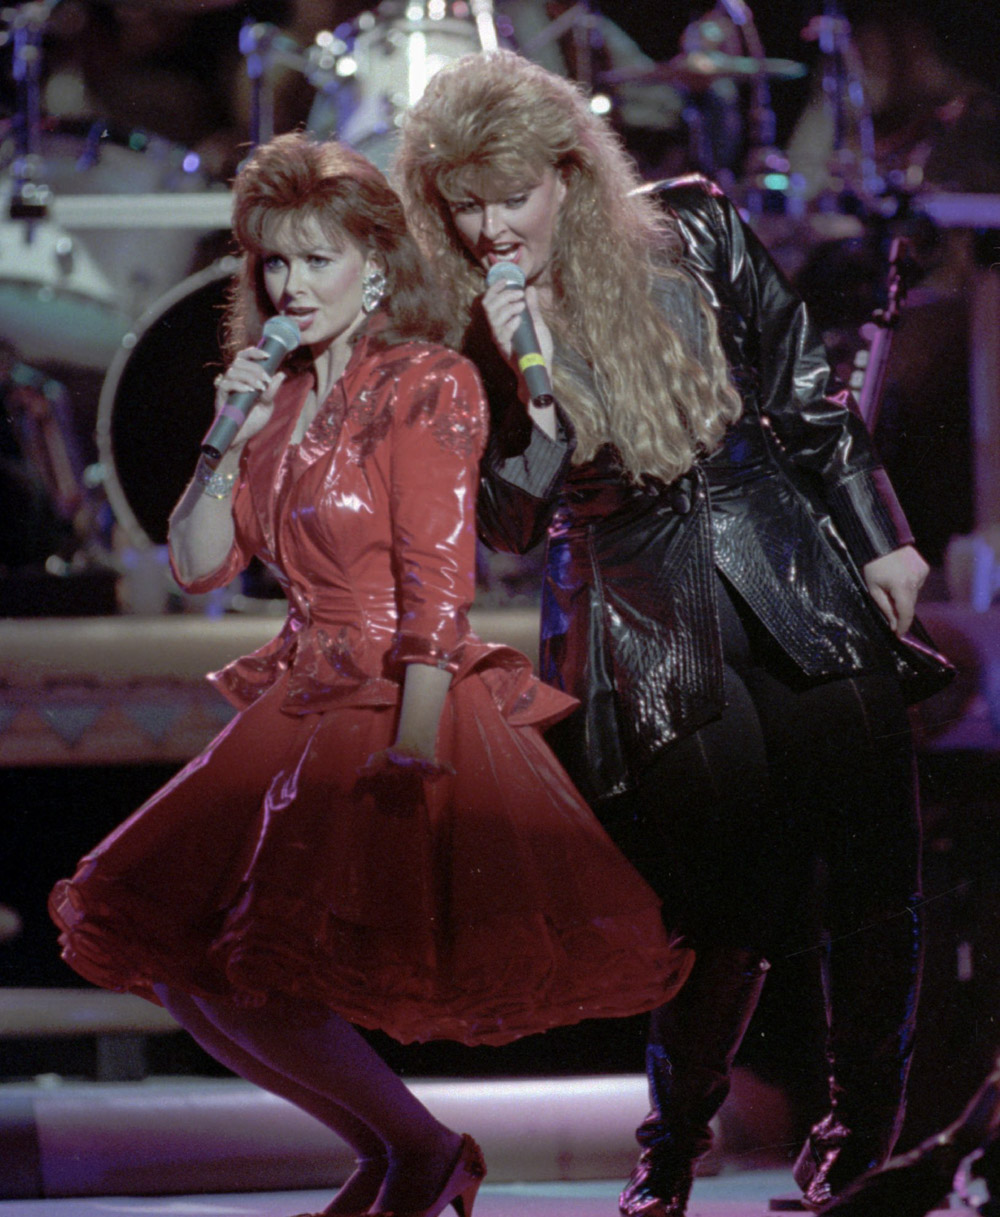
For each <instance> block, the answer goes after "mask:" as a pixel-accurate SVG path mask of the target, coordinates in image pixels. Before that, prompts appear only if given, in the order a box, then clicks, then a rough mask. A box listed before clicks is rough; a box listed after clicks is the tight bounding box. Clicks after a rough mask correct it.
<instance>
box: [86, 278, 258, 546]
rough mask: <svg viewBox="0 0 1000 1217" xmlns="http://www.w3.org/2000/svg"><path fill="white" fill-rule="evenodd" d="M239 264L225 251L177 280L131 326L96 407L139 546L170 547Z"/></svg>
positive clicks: (119, 506)
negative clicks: (172, 522) (172, 519)
mask: <svg viewBox="0 0 1000 1217" xmlns="http://www.w3.org/2000/svg"><path fill="white" fill-rule="evenodd" d="M238 267H239V261H238V259H236V258H222V259H220V260H219V261H218V262H215V263H213V265H212V266H209V267H208V268H207V269H206V270H203V271H199V272H198V273H197V274H194V275H190V276H189V277H188V278H187V279H185V280H183V281H182V282H181V283H178V284H177V286H176V287H175V288H173V289H172V290H171V291H169V292H168V293H167V294H166V295H165V296H164V297H163V298H162V299H161V300H160V301H159V302H158V303H157V304H155V305H154V306H153V307H152V308H151V309H150V310H149V311H148V312H147V313H145V314H144V315H143V317H141V318H140V320H139V322H138V323H137V325H136V327H135V329H134V330H133V331H131V332H130V333H128V334H126V335H125V337H124V338H123V339H122V343H121V346H120V348H119V350H118V352H117V354H116V355H115V358H114V360H113V361H112V363H111V366H110V368H109V369H108V374H107V376H106V378H105V380H104V385H103V387H102V389H101V397H100V402H99V405H98V411H97V450H98V456H99V459H100V463H101V468H102V471H103V477H104V487H105V491H106V493H107V496H108V502H109V504H110V505H111V510H112V511H113V512H114V514H115V518H116V519H117V520H118V522H119V524H121V526H122V527H123V528H124V529H125V531H126V533H127V534H128V536H129V539H130V540H131V542H132V543H133V544H134V545H137V546H139V547H141V548H144V547H146V546H148V545H150V544H153V545H163V544H164V543H165V542H166V539H167V522H168V520H169V518H170V513H171V511H172V510H173V508H174V505H175V504H176V503H177V500H178V499H179V498H180V496H181V494H182V493H183V491H184V487H185V486H186V485H187V484H188V482H189V481H190V480H191V475H192V473H193V472H194V467H195V463H196V462H197V459H198V452H199V450H200V446H201V440H202V437H203V436H204V434H205V432H206V431H207V430H208V428H209V425H210V424H211V422H212V418H213V417H214V409H213V404H214V400H215V389H214V386H213V383H212V382H213V380H214V378H215V376H216V374H217V373H218V372H219V371H220V370H221V368H222V364H223V355H222V318H223V311H224V308H225V305H226V297H227V292H228V289H229V285H230V283H231V281H232V278H233V276H234V274H235V273H236V271H237V269H238Z"/></svg>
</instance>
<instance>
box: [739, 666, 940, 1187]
mask: <svg viewBox="0 0 1000 1217" xmlns="http://www.w3.org/2000/svg"><path fill="white" fill-rule="evenodd" d="M753 680H754V678H753V677H749V678H748V683H752V682H753ZM756 682H757V683H756V688H755V704H756V705H757V708H758V711H759V713H760V715H761V719H762V722H763V724H764V731H765V737H766V739H767V745H768V751H769V756H770V772H771V775H772V780H773V782H774V789H775V792H776V794H778V795H779V797H780V799H781V802H782V803H783V804H784V806H785V807H786V808H787V814H788V816H789V829H790V832H792V833H793V834H795V835H796V837H797V841H798V846H799V848H798V850H797V851H796V852H798V853H799V854H800V856H802V857H803V858H807V857H810V856H812V858H813V859H815V861H816V862H817V863H818V870H819V873H820V874H821V876H822V878H823V896H824V898H823V900H822V904H821V910H822V911H821V921H822V942H821V943H819V944H818V946H819V947H820V949H821V951H822V955H821V963H822V978H823V986H824V997H825V1001H826V1012H827V1024H828V1036H827V1060H828V1065H829V1087H830V1108H829V1111H828V1112H827V1114H826V1115H825V1116H824V1118H823V1119H822V1120H821V1121H820V1122H819V1123H818V1124H817V1125H816V1126H815V1127H814V1128H813V1130H812V1133H811V1134H810V1137H809V1140H808V1142H807V1144H806V1146H805V1147H804V1149H803V1152H802V1154H801V1155H800V1157H799V1160H798V1162H797V1163H796V1168H795V1177H796V1181H797V1182H798V1183H799V1185H800V1186H801V1187H802V1188H803V1191H804V1192H805V1195H806V1199H807V1201H808V1202H809V1203H810V1204H811V1205H812V1206H814V1207H819V1206H820V1205H822V1204H825V1203H827V1202H828V1201H829V1200H830V1199H831V1198H832V1197H833V1196H834V1195H836V1194H837V1193H838V1192H839V1191H841V1190H842V1189H843V1188H844V1187H845V1186H846V1185H847V1184H848V1183H850V1182H851V1180H853V1179H854V1178H856V1177H857V1176H858V1175H860V1174H862V1173H863V1172H864V1171H866V1170H869V1169H871V1168H872V1167H876V1166H879V1165H881V1164H882V1163H883V1162H885V1160H886V1159H887V1158H888V1156H889V1154H890V1153H891V1151H892V1148H893V1146H894V1145H895V1142H896V1139H897V1137H898V1135H899V1132H900V1128H901V1125H902V1118H903V1113H904V1104H905V1091H906V1081H907V1076H908V1073H909V1066H910V1059H911V1056H912V1052H913V1043H914V1030H915V1022H916V1007H917V998H918V994H919V986H920V971H921V962H922V933H921V930H922V927H921V917H920V902H921V890H920V835H921V834H920V819H919V811H918V799H917V785H916V774H915V765H914V756H913V747H912V742H911V737H910V729H909V720H908V716H907V712H906V707H905V705H904V703H903V699H902V695H901V693H900V690H899V687H898V684H897V682H896V680H895V678H894V677H893V676H891V675H869V676H862V677H858V678H854V679H850V680H835V681H828V682H825V683H822V684H818V685H813V686H812V687H797V688H796V687H790V686H789V685H788V684H785V683H784V682H783V681H782V680H780V679H776V678H775V676H774V674H773V671H772V672H766V671H759V672H758V673H757V676H756Z"/></svg>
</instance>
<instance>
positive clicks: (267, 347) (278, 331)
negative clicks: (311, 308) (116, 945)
mask: <svg viewBox="0 0 1000 1217" xmlns="http://www.w3.org/2000/svg"><path fill="white" fill-rule="evenodd" d="M298 345H299V327H298V326H297V325H296V324H295V322H294V321H293V320H292V319H291V317H284V316H280V315H278V316H274V317H268V319H267V320H266V321H265V322H264V331H263V333H262V334H261V337H260V342H258V343H257V346H258V347H259V348H260V349H261V350H262V351H266V352H267V358H266V359H264V360H262V361H261V367H262V368H263V369H264V371H265V372H267V373H269V374H270V373H273V372H274V371H276V370H277V367H278V365H279V364H280V363H281V361H282V360H283V359H284V358H285V356H286V355H287V354H288V353H289V352H290V351H294V350H295V348H296V347H297V346H298ZM258 397H260V390H259V389H244V390H243V392H241V393H230V394H229V396H228V397H227V398H226V404H225V405H224V406H223V407H222V409H221V410H220V411H219V413H218V414H217V415H216V416H215V421H214V422H213V423H212V425H211V427H209V429H208V434H207V435H206V436H205V438H204V439H203V440H202V441H201V450H202V452H203V453H204V454H205V455H206V456H207V457H210V458H211V459H212V460H215V461H218V460H221V459H222V455H223V453H224V452H225V451H226V450H227V449H228V447H229V445H230V444H231V443H232V442H233V440H234V439H235V438H236V433H237V431H239V429H240V427H242V426H243V424H244V423H245V422H246V420H247V415H248V414H249V413H250V411H251V410H252V409H253V407H254V403H255V402H256V401H257V398H258Z"/></svg>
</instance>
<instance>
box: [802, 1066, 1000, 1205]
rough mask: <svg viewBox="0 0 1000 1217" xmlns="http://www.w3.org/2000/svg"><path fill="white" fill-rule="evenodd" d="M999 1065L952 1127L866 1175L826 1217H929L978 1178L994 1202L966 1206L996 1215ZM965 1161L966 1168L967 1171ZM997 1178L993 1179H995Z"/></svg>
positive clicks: (840, 1196)
mask: <svg viewBox="0 0 1000 1217" xmlns="http://www.w3.org/2000/svg"><path fill="white" fill-rule="evenodd" d="M998 1152H1000V1061H998V1062H997V1064H996V1065H995V1066H994V1069H993V1071H992V1073H990V1074H989V1076H988V1077H987V1078H986V1080H985V1081H984V1082H983V1084H982V1085H981V1086H980V1087H979V1089H978V1090H977V1091H976V1093H975V1094H974V1095H973V1096H972V1099H971V1100H970V1101H969V1103H968V1104H967V1105H966V1108H965V1110H964V1111H963V1112H962V1114H961V1115H960V1116H959V1117H958V1119H957V1120H955V1121H954V1122H953V1123H951V1124H949V1125H948V1127H947V1128H944V1129H942V1130H941V1132H939V1133H936V1134H935V1135H934V1136H932V1137H928V1138H927V1139H926V1140H925V1141H923V1142H922V1143H921V1144H920V1145H918V1146H917V1147H916V1148H915V1149H911V1150H910V1151H909V1153H906V1154H901V1155H900V1156H899V1157H897V1158H892V1159H891V1160H890V1161H889V1163H888V1164H887V1165H886V1166H885V1167H884V1168H883V1169H881V1170H877V1171H872V1172H870V1173H868V1174H866V1175H862V1176H861V1178H860V1179H858V1180H856V1181H855V1182H854V1183H852V1184H850V1185H849V1186H848V1187H846V1188H845V1189H844V1190H843V1191H842V1192H840V1193H839V1194H838V1196H837V1197H836V1199H835V1200H834V1201H833V1202H832V1203H831V1204H830V1205H828V1206H827V1208H825V1209H824V1210H823V1214H824V1217H826V1214H828V1213H829V1214H830V1217H833V1215H834V1214H836V1217H924V1215H925V1214H926V1213H929V1212H930V1211H931V1210H932V1209H935V1210H936V1209H938V1208H941V1207H947V1205H946V1200H947V1197H948V1194H949V1192H951V1191H952V1190H953V1189H954V1190H957V1191H958V1192H959V1193H960V1194H962V1193H967V1192H968V1190H969V1188H970V1186H971V1184H972V1182H973V1180H974V1179H975V1178H977V1177H979V1178H983V1179H984V1180H985V1182H986V1183H987V1185H988V1188H989V1194H990V1200H989V1201H987V1202H986V1204H985V1205H984V1204H982V1203H974V1202H973V1200H972V1197H971V1196H968V1195H966V1196H965V1199H966V1203H967V1204H968V1205H969V1207H970V1211H971V1209H973V1208H976V1209H978V1211H979V1212H980V1213H981V1214H982V1215H983V1217H991V1215H992V1214H995V1213H996V1211H997V1210H996V1208H994V1209H992V1210H991V1208H990V1205H991V1204H994V1205H995V1204H996V1201H995V1200H994V1197H997V1198H1000V1191H998V1190H997V1187H996V1183H997V1182H1000V1180H997V1179H996V1171H997V1168H998V1167H1000V1161H997V1155H998ZM963 1160H965V1162H966V1165H965V1166H964V1167H963V1165H962V1164H963ZM991 1176H992V1181H991Z"/></svg>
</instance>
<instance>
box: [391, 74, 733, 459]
mask: <svg viewBox="0 0 1000 1217" xmlns="http://www.w3.org/2000/svg"><path fill="white" fill-rule="evenodd" d="M547 167H551V168H553V169H554V170H555V171H556V172H557V173H558V174H559V175H560V176H561V178H562V180H563V182H564V183H565V185H566V187H567V191H566V197H565V199H564V201H563V203H562V205H561V208H560V212H559V217H558V222H557V224H556V228H555V239H554V248H553V255H552V263H551V266H552V278H553V289H554V290H553V305H552V309H551V310H550V315H547V318H546V319H547V320H548V321H549V323H550V325H551V327H552V329H553V332H554V334H555V336H556V338H557V340H558V341H559V342H561V343H565V344H566V345H568V346H569V347H571V348H572V349H574V350H575V351H576V352H577V353H578V354H579V355H581V356H582V357H583V358H584V359H585V360H586V361H587V363H588V364H589V365H590V367H591V369H592V370H593V379H594V390H593V391H591V390H590V389H589V388H588V387H587V386H585V385H582V384H581V383H580V380H579V378H578V377H573V376H569V375H566V374H563V373H562V372H561V371H560V368H559V365H558V363H557V364H556V367H555V368H554V369H553V381H554V388H555V392H556V395H557V397H558V399H559V402H560V404H561V405H562V406H563V408H564V409H565V410H566V412H567V414H568V415H569V417H570V419H571V420H572V422H573V425H574V428H575V430H576V433H577V450H576V457H575V459H576V460H577V461H578V462H582V461H585V460H589V459H590V458H592V457H593V455H594V454H595V452H596V451H597V449H598V448H599V447H600V446H601V445H602V444H606V443H611V444H613V445H614V446H615V448H616V449H617V451H618V454H619V456H620V458H621V463H622V466H623V468H624V470H625V472H626V473H627V474H628V476H629V477H631V478H632V479H634V480H637V481H638V480H640V479H641V478H643V477H644V476H652V477H657V478H661V479H663V480H664V481H666V482H671V481H673V480H674V479H675V478H677V477H678V476H679V475H680V474H682V473H684V472H686V471H687V470H688V469H689V468H690V467H691V465H692V464H693V462H694V461H695V460H696V459H697V457H698V456H699V455H701V454H703V453H706V452H710V451H712V449H714V448H715V447H716V446H717V445H718V444H719V442H720V440H721V438H722V435H723V433H724V431H725V429H726V427H727V425H728V424H729V423H730V422H732V421H734V420H735V419H736V418H737V417H738V416H739V413H740V410H741V403H740V400H739V397H738V395H737V393H736V391H735V390H734V389H733V387H732V386H731V384H730V382H729V377H728V371H727V367H726V362H725V358H724V356H723V353H722V348H721V345H720V343H719V339H718V332H717V327H716V323H715V318H714V316H713V314H712V313H711V311H710V309H709V307H708V304H707V302H706V301H705V300H704V297H703V296H702V293H701V292H698V291H695V294H696V297H697V309H698V310H700V315H701V317H702V318H703V322H702V326H701V329H702V335H703V336H702V337H701V341H700V342H699V341H698V340H697V339H696V340H695V342H692V340H691V336H690V335H688V336H687V340H685V336H684V335H683V334H682V333H681V332H680V331H679V330H678V329H677V328H675V327H674V326H673V325H671V323H670V321H669V320H668V319H667V318H666V317H665V316H664V314H663V311H662V309H661V307H660V305H658V303H657V301H656V299H655V297H654V295H653V293H652V289H653V287H654V285H655V284H656V283H657V281H659V282H660V283H661V284H662V283H663V282H664V281H667V282H668V283H669V281H670V280H674V281H677V282H678V283H681V284H682V286H683V290H684V291H686V292H691V291H694V290H695V289H694V288H693V280H692V279H691V277H690V276H689V275H688V274H687V272H686V271H684V270H683V268H682V266H681V257H682V253H683V250H682V248H681V242H680V237H679V235H678V233H677V232H676V230H675V229H674V227H673V225H672V223H671V221H670V219H669V218H668V217H667V216H666V215H665V214H664V213H663V211H662V210H661V208H660V207H659V206H658V205H657V203H656V201H655V199H652V198H650V197H649V196H648V195H645V194H642V193H638V194H637V193H634V191H635V190H636V189H637V188H638V187H639V186H641V184H642V183H641V179H640V178H639V175H638V173H637V171H636V168H635V166H634V163H633V162H632V160H631V158H630V157H629V156H628V154H627V153H626V152H625V150H624V148H623V147H622V145H621V143H620V142H619V140H618V138H617V136H616V135H615V134H614V132H613V131H612V129H611V127H610V126H609V125H608V124H607V123H606V122H605V121H604V120H602V119H600V118H598V117H597V116H596V115H595V114H594V113H593V112H592V111H591V109H590V107H589V105H588V102H587V99H586V97H585V96H584V94H583V93H582V92H581V91H580V90H579V89H578V88H577V86H576V85H574V84H573V83H572V82H570V81H568V80H565V79H563V78H562V77H560V76H556V75H554V74H552V73H551V72H548V71H547V70H546V69H544V68H542V67H540V66H539V65H537V64H534V63H532V62H531V61H530V60H526V59H523V58H522V57H521V56H519V55H517V54H515V53H514V52H511V51H495V52H487V53H483V54H476V55H467V56H465V57H463V58H461V59H458V60H455V61H454V62H452V63H451V64H448V65H446V66H445V67H444V68H442V69H441V70H440V71H439V72H438V73H437V74H436V75H435V76H434V77H433V78H432V80H431V81H430V83H429V85H428V87H427V89H426V91H425V93H424V95H423V97H422V98H421V100H420V101H418V102H417V104H416V105H415V106H413V107H411V109H410V110H409V111H408V112H407V113H406V115H405V117H404V121H403V134H402V140H401V143H400V147H399V151H398V153H397V157H396V163H395V166H394V179H395V181H396V184H397V188H398V189H399V191H400V194H401V195H402V197H403V201H404V203H405V205H406V209H407V216H408V219H409V221H410V227H411V230H412V231H413V233H414V236H415V237H416V238H417V240H418V242H419V243H420V244H421V246H422V247H423V249H424V252H425V253H426V255H427V257H428V261H429V262H430V264H431V266H432V267H433V268H434V269H435V271H436V272H437V275H438V278H439V281H440V283H441V289H442V293H443V295H444V297H445V299H446V300H447V302H448V304H449V306H450V308H451V310H452V312H453V315H454V316H456V317H457V318H459V319H460V320H459V324H460V326H461V327H462V328H463V329H464V328H465V327H467V326H468V324H469V321H470V318H471V316H472V309H473V304H474V302H475V301H476V299H477V298H478V297H479V296H480V295H481V294H482V292H483V290H484V271H483V269H482V267H481V266H479V265H478V264H477V263H476V261H475V259H474V258H473V257H472V255H471V254H470V253H469V252H468V250H467V249H466V247H465V245H464V243H463V242H462V239H461V237H460V236H459V234H458V232H457V230H456V228H455V225H454V223H453V220H452V216H451V210H450V207H449V199H451V200H454V199H458V198H462V197H465V196H466V195H467V194H469V193H470V192H471V193H478V194H480V195H485V194H487V193H488V192H493V193H496V191H497V190H498V189H499V190H501V191H502V190H505V189H507V188H510V187H517V188H523V186H524V185H525V183H526V182H528V181H531V180H532V179H537V178H538V177H539V176H540V175H541V174H542V173H543V172H544V170H545V169H546V168H547ZM695 346H700V347H701V350H702V352H703V353H702V355H701V357H700V358H699V357H698V356H697V355H696V353H695V350H694V347H695Z"/></svg>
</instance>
